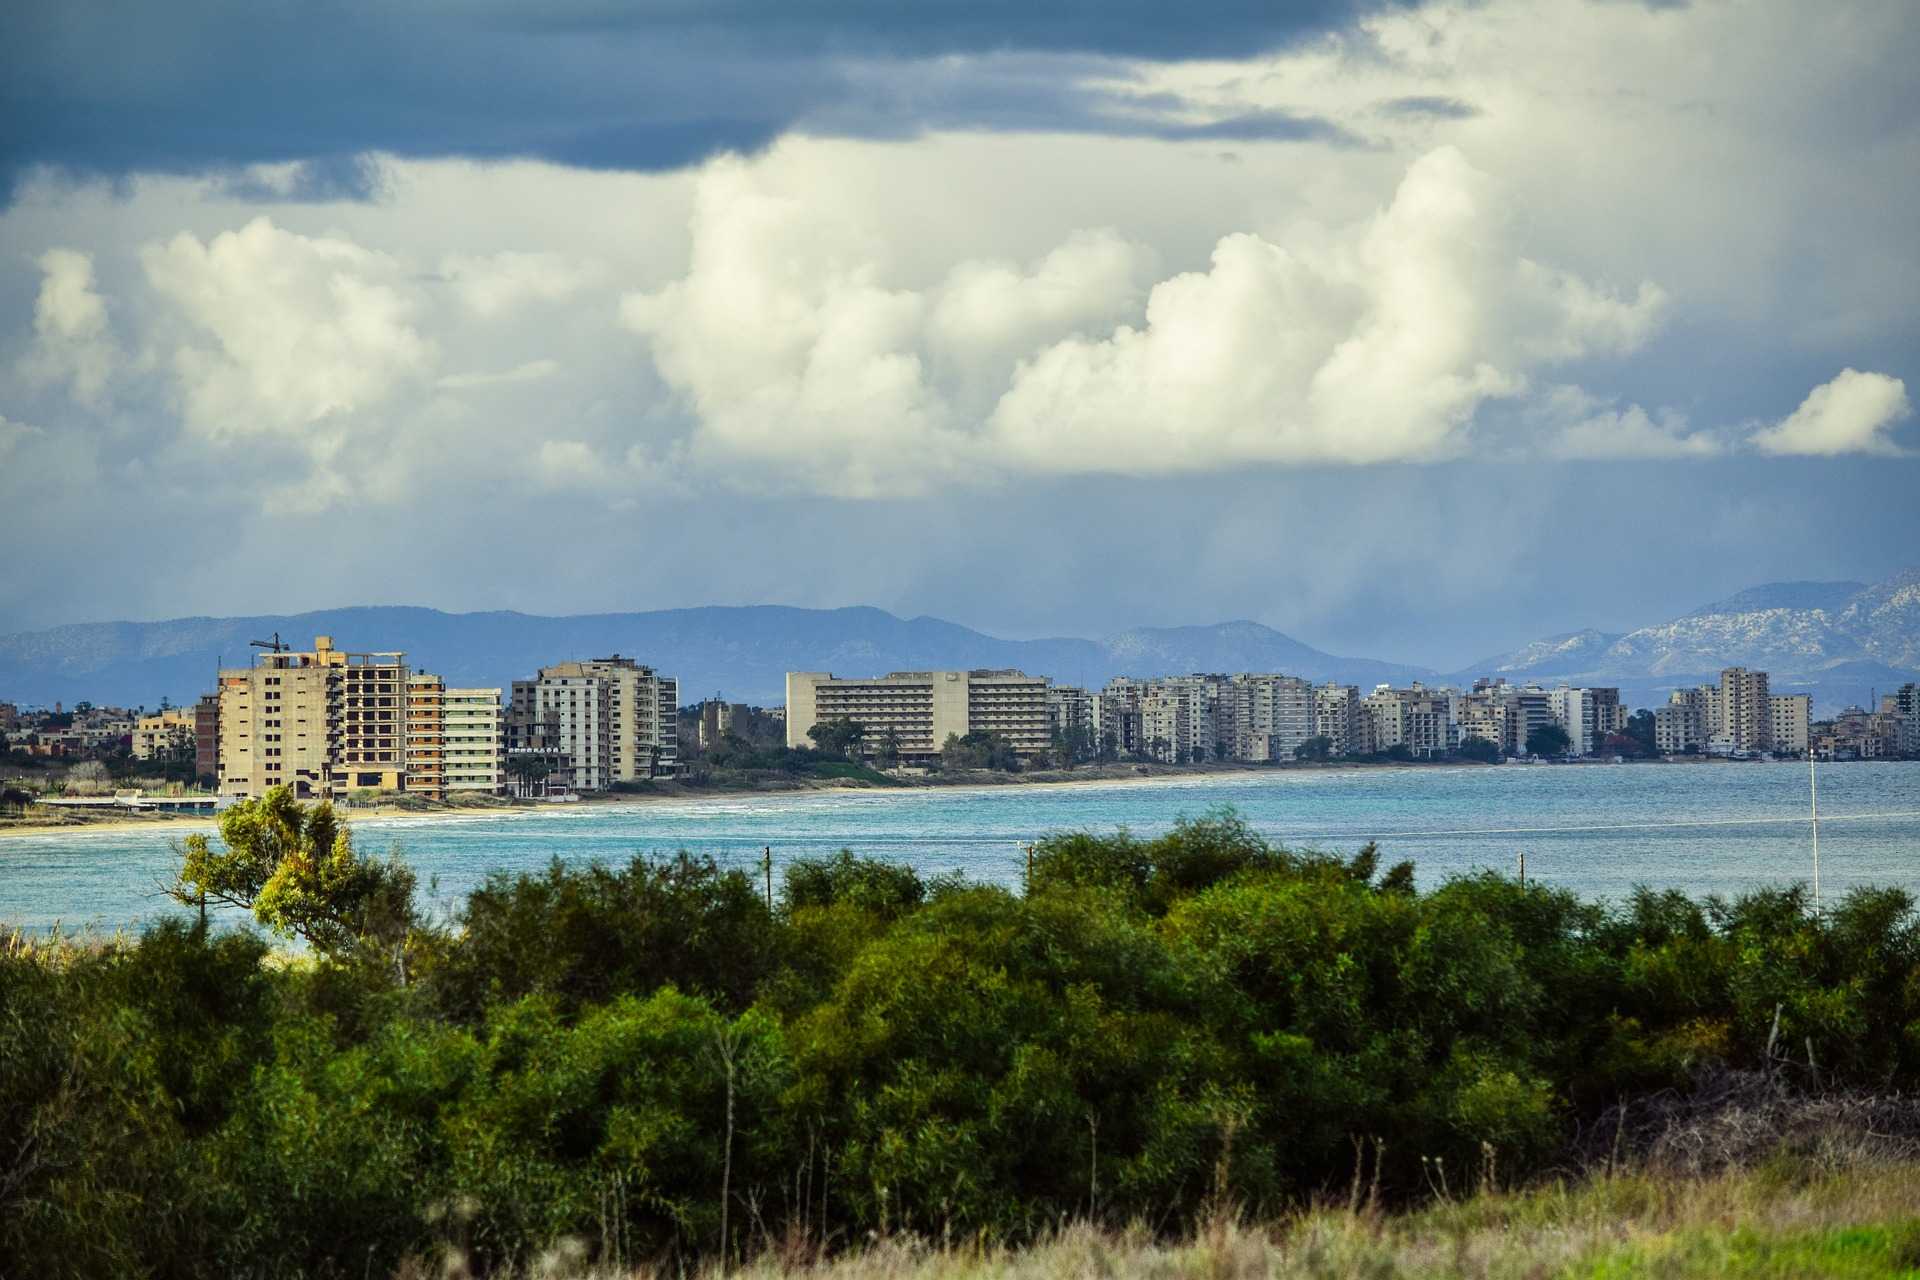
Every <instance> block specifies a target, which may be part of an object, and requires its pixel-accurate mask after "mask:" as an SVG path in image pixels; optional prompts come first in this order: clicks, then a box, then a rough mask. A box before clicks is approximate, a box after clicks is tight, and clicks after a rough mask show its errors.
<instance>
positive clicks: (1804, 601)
mask: <svg viewBox="0 0 1920 1280" xmlns="http://www.w3.org/2000/svg"><path fill="white" fill-rule="evenodd" d="M1862 663H1865V664H1870V665H1880V666H1885V667H1889V668H1916V667H1920V569H1909V570H1907V571H1905V572H1904V573H1899V574H1895V575H1894V576H1893V577H1891V578H1887V579H1885V580H1884V581H1881V582H1876V583H1873V584H1871V585H1868V586H1862V585H1861V584H1859V583H1854V582H1781V583H1773V584H1770V585H1768V586H1763V587H1755V588H1752V589H1751V590H1748V591H1742V592H1740V593H1739V594H1738V595H1735V596H1731V597H1729V598H1728V599H1726V600H1723V601H1721V602H1719V603H1718V604H1712V605H1708V606H1706V607H1705V608H1703V609H1699V610H1696V611H1694V612H1693V613H1689V614H1687V615H1685V616H1684V617H1680V618H1675V619H1674V620H1673V621H1671V622H1665V623H1661V624H1659V625H1657V626H1651V627H1642V628H1640V629H1639V630H1637V631H1630V632H1627V633H1626V634H1624V635H1608V634H1607V633H1605V632H1600V631H1581V632H1574V633H1571V634H1568V635H1562V636H1551V637H1548V638H1546V639H1544V640H1536V641H1534V642H1533V643H1532V644H1529V645H1525V646H1522V647H1521V648H1519V649H1516V650H1514V651H1513V652H1511V653H1508V654H1503V655H1501V656H1500V657H1497V658H1491V659H1488V660H1487V661H1486V662H1484V663H1480V664H1477V665H1476V666H1475V667H1472V668H1469V669H1468V671H1465V672H1462V673H1461V674H1462V675H1463V676H1464V675H1468V674H1471V673H1473V672H1476V671H1477V672H1481V673H1486V674H1493V675H1503V676H1507V677H1508V678H1509V679H1512V678H1515V677H1524V678H1527V679H1534V680H1541V679H1575V678H1579V679H1598V678H1612V679H1635V678H1649V677H1667V676H1672V677H1681V676H1690V675H1696V674H1700V673H1705V672H1713V671H1718V670H1720V669H1721V668H1723V667H1731V666H1744V667H1757V668H1764V669H1766V670H1768V671H1771V672H1775V673H1778V674H1779V675H1780V676H1782V677H1793V676H1805V675H1811V674H1814V673H1818V672H1821V671H1824V670H1830V669H1833V668H1836V667H1839V666H1841V665H1857V664H1862Z"/></svg>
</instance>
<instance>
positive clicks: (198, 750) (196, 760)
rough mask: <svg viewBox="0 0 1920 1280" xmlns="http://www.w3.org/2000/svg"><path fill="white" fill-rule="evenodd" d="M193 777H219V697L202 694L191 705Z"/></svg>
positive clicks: (211, 694) (214, 694) (215, 694)
mask: <svg viewBox="0 0 1920 1280" xmlns="http://www.w3.org/2000/svg"><path fill="white" fill-rule="evenodd" d="M193 776H194V778H195V779H196V780H198V779H202V778H216V779H217V778H218V777H219V776H220V695H219V694H217V693H203V694H201V695H200V701H198V702H196V703H194V705H193Z"/></svg>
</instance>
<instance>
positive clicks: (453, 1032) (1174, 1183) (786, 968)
mask: <svg viewBox="0 0 1920 1280" xmlns="http://www.w3.org/2000/svg"><path fill="white" fill-rule="evenodd" d="M1033 854H1034V857H1033V872H1032V877H1031V883H1030V885H1029V886H1028V888H1029V892H1028V893H1027V894H1024V895H1020V894H1014V893H1010V892H1007V891H1005V890H1002V889H998V888H992V887H984V886H978V885H970V884H967V883H965V882H964V881H950V880H940V881H934V882H931V883H929V882H927V881H925V880H923V879H922V878H921V876H920V875H919V874H918V873H917V872H915V871H914V870H913V869H911V868H907V867H902V866H897V865H893V864H889V863H885V862H879V861H874V860H870V859H863V858H860V857H857V856H856V855H854V854H853V853H851V852H846V851H843V852H842V853H840V854H838V855H836V856H834V857H832V858H824V859H809V860H801V861H799V862H796V863H794V864H793V865H792V866H790V867H789V868H788V869H787V872H786V876H785V883H784V887H783V890H782V894H781V901H780V902H779V903H778V904H777V906H776V909H774V910H773V911H771V912H770V911H769V910H768V904H767V902H766V900H765V898H764V897H763V893H764V889H763V886H762V885H761V883H760V882H759V881H758V879H757V878H756V877H755V876H751V875H749V874H747V873H745V872H743V871H740V870H730V869H725V868H722V867H719V866H717V865H715V864H714V863H713V862H711V861H708V860H704V859H697V858H692V857H688V856H685V855H682V856H679V857H676V858H670V859H635V860H634V861H632V862H631V863H629V864H627V865H625V866H623V867H618V868H610V867H605V866H598V865H595V866H588V867H580V868H570V867H567V866H565V865H564V864H561V863H559V862H557V861H556V862H555V863H553V864H552V865H551V866H550V867H549V868H548V869H547V870H546V871H545V872H543V873H540V874H527V875H511V876H510V875H496V876H494V877H492V878H491V879H489V880H488V881H487V882H486V883H485V884H484V885H482V886H481V888H480V889H478V890H476V891H475V892H474V893H473V894H472V895H471V896H470V897H469V899H468V900H467V902H466V904H465V907H464V909H463V910H462V912H461V913H460V914H459V915H458V917H457V918H456V919H455V920H453V921H451V922H449V923H448V924H447V925H445V926H444V927H432V926H428V925H425V924H422V923H419V922H417V921H416V922H414V924H413V926H412V927H413V929H414V935H413V937H412V938H411V940H410V941H409V942H408V944H407V947H406V954H407V955H409V956H411V957H412V958H413V964H412V968H411V970H410V971H409V970H407V969H404V968H402V969H399V970H398V971H396V970H395V969H393V968H391V967H387V966H383V965H379V964H372V963H367V962H366V958H365V956H364V954H363V953H362V952H361V951H360V950H357V949H356V948H354V947H338V948H330V949H326V950H321V951H316V952H311V953H303V954H302V955H300V956H287V955H284V954H281V955H275V954H273V953H270V952H269V951H268V949H267V947H266V946H265V945H264V944H263V943H262V942H261V941H259V940H258V939H257V938H255V937H254V936H253V935H252V934H249V933H239V932H236V933H225V934H222V933H215V932H210V931H208V930H207V929H206V928H205V927H203V926H195V927H187V926H184V925H179V924H169V925H164V926H160V927H157V928H155V929H152V930H150V931H149V932H147V933H146V934H145V935H143V936H141V937H140V938H137V939H126V938H121V939H114V940H87V939H65V940H55V941H46V942H29V941H27V940H23V939H19V938H16V939H15V940H14V941H13V943H12V944H11V945H10V946H8V947H7V948H5V949H0V1256H5V1257H7V1258H9V1259H10V1260H14V1262H15V1266H14V1267H13V1268H10V1269H9V1274H11V1272H12V1271H13V1270H15V1269H17V1270H19V1271H20V1272H21V1273H22V1274H32V1275H54V1276H59V1275H82V1274H119V1273H148V1272H151V1273H153V1274H158V1275H168V1276H175V1275H179V1276H185V1275H198V1274H207V1275H231V1274H236V1273H239V1274H276V1275H292V1276H297V1275H341V1274H355V1273H359V1274H366V1273H368V1272H369V1271H371V1272H374V1273H391V1272H392V1271H393V1270H394V1269H395V1268H396V1267H398V1266H399V1265H400V1264H401V1262H402V1261H403V1260H404V1259H407V1258H414V1259H416V1260H418V1259H431V1258H432V1257H433V1256H434V1255H435V1254H436V1253H445V1252H447V1251H449V1250H453V1249H455V1248H456V1247H457V1248H459V1249H464V1250H466V1251H468V1252H469V1253H470V1254H471V1255H472V1256H471V1259H470V1261H471V1263H472V1265H473V1266H474V1267H476V1268H479V1269H481V1270H485V1269H488V1268H500V1267H504V1266H508V1265H523V1264H524V1262H525V1260H526V1259H528V1258H530V1257H533V1256H536V1255H537V1254H538V1253H539V1251H541V1250H543V1249H545V1248H546V1247H548V1246H549V1245H552V1244H553V1243H554V1242H555V1241H556V1240H559V1239H561V1238H563V1237H564V1238H569V1239H573V1240H576V1241H581V1242H584V1244H582V1246H581V1247H583V1248H585V1249H586V1250H587V1252H588V1253H589V1254H590V1255H592V1256H594V1257H597V1258H603V1259H607V1260H616V1259H621V1258H625V1259H630V1260H634V1261H646V1262H648V1263H649V1265H653V1266H656V1267H666V1266H672V1267H675V1268H676V1269H677V1268H679V1267H681V1266H682V1265H693V1264H696V1263H697V1262H698V1261H699V1260H700V1259H702V1258H713V1257H715V1256H717V1255H718V1254H719V1253H720V1252H721V1251H723V1250H724V1251H725V1252H727V1253H729V1254H735V1255H737V1254H738V1253H739V1252H740V1251H742V1250H743V1249H745V1248H747V1247H748V1246H749V1244H750V1242H751V1241H754V1240H764V1239H766V1238H767V1237H770V1236H771V1237H779V1236H781V1235H782V1234H783V1233H785V1232H788V1231H792V1232H794V1233H800V1232H802V1231H804V1233H805V1234H804V1236H803V1235H799V1234H795V1235H794V1236H793V1237H792V1238H795V1239H811V1240H814V1241H820V1242H825V1243H827V1244H829V1245H837V1244H850V1243H857V1242H859V1241H861V1240H864V1239H866V1238H867V1237H868V1233H869V1232H880V1233H885V1232H888V1231H895V1230H906V1231H911V1232H919V1233H923V1234H926V1235H928V1236H939V1237H941V1238H952V1236H953V1233H955V1232H959V1233H961V1234H962V1235H964V1236H971V1237H974V1238H983V1239H997V1240H1003V1241H1010V1242H1011V1241H1020V1240H1025V1239H1031V1238H1034V1237H1035V1236H1037V1235H1040V1234H1043V1233H1045V1232H1046V1231H1048V1230H1051V1229H1052V1227H1053V1226H1054V1225H1055V1224H1057V1223H1058V1222H1059V1221H1060V1220H1061V1219H1062V1218H1064V1217H1071V1216H1075V1215H1086V1216H1089V1217H1092V1218H1094V1219H1095V1220H1097V1221H1101V1222H1106V1223H1109V1224H1114V1225H1120V1224H1125V1223H1128V1222H1135V1221H1139V1222H1145V1223H1150V1224H1154V1225H1156V1226H1158V1227H1160V1228H1164V1229H1175V1228H1179V1227H1182V1226H1185V1225H1190V1224H1192V1223H1194V1222H1195V1221H1197V1220H1198V1219H1199V1218H1200V1217H1201V1216H1202V1215H1204V1214H1205V1213H1206V1212H1208V1211H1209V1206H1217V1205H1218V1204H1219V1203H1221V1202H1222V1201H1221V1198H1222V1197H1225V1199H1226V1201H1228V1202H1233V1203H1238V1204H1240V1205H1242V1206H1244V1207H1245V1208H1247V1209H1248V1210H1250V1211H1254V1212H1267V1211H1276V1210H1280V1209H1284V1208H1286V1207H1287V1206H1290V1205H1298V1204H1301V1203H1303V1202H1306V1201H1308V1200H1311V1199H1312V1198H1313V1197H1315V1196H1319V1195H1322V1194H1324V1193H1325V1191H1326V1189H1327V1188H1329V1187H1344V1186H1346V1185H1347V1182H1348V1179H1350V1178H1351V1176H1352V1170H1353V1162H1354V1158H1355V1157H1354V1153H1355V1150H1356V1147H1357V1146H1358V1147H1361V1148H1364V1149H1365V1150H1366V1151H1368V1152H1369V1153H1370V1155H1369V1161H1370V1164H1372V1163H1377V1165H1378V1170H1377V1174H1378V1178H1379V1183H1380V1186H1379V1190H1380V1194H1381V1195H1382V1196H1383V1197H1385V1198H1387V1199H1388V1200H1390V1201H1394V1200H1397V1201H1407V1200H1411V1199H1418V1198H1421V1197H1423V1196H1425V1195H1427V1194H1429V1193H1430V1192H1431V1191H1433V1190H1435V1189H1436V1188H1435V1187H1434V1183H1433V1170H1435V1169H1441V1168H1444V1169H1446V1170H1451V1171H1453V1173H1452V1176H1453V1178H1454V1179H1455V1181H1454V1183H1453V1185H1454V1187H1455V1188H1456V1189H1458V1188H1459V1187H1460V1186H1461V1184H1462V1183H1464V1182H1466V1181H1467V1180H1468V1177H1469V1175H1468V1173H1467V1171H1468V1170H1470V1169H1474V1170H1477V1169H1482V1168H1484V1167H1487V1165H1488V1164H1489V1162H1492V1163H1497V1167H1498V1169H1499V1170H1500V1172H1501V1174H1502V1176H1503V1177H1506V1178H1515V1177H1524V1176H1526V1175H1527V1174H1528V1173H1529V1172H1530V1171H1535V1170H1541V1169H1545V1168H1551V1167H1554V1164H1555V1162H1556V1161H1558V1160H1561V1159H1564V1158H1567V1155H1568V1153H1569V1152H1577V1151H1578V1150H1581V1149H1583V1148H1581V1147H1579V1145H1578V1142H1577V1141H1576V1139H1578V1140H1579V1141H1584V1142H1586V1143H1587V1145H1588V1146H1589V1147H1590V1146H1591V1145H1592V1138H1591V1134H1592V1133H1593V1132H1594V1131H1595V1127H1596V1125H1603V1124H1606V1123H1610V1122H1608V1121H1605V1120H1603V1119H1602V1117H1603V1116H1604V1115H1606V1114H1607V1113H1608V1111H1609V1109H1610V1108H1613V1107H1614V1106H1616V1104H1618V1103H1619V1102H1620V1101H1621V1100H1622V1099H1623V1098H1633V1097H1636V1096H1640V1097H1651V1096H1670V1095H1662V1094H1660V1093H1659V1091H1662V1090H1667V1089H1671V1088H1675V1087H1680V1088H1684V1087H1685V1086H1687V1085H1688V1083H1689V1082H1690V1081H1691V1080H1694V1079H1697V1078H1701V1077H1703V1076H1708V1075H1712V1074H1713V1073H1716V1072H1719V1071H1721V1070H1722V1069H1724V1068H1733V1069H1736V1070H1746V1071H1753V1072H1760V1073H1765V1074H1766V1076H1767V1078H1769V1079H1771V1080H1773V1081H1774V1082H1775V1085H1774V1086H1773V1087H1780V1086H1782V1085H1784V1086H1785V1087H1787V1088H1790V1089H1792V1088H1804V1089H1808V1090H1813V1089H1814V1088H1815V1087H1816V1083H1815V1082H1816V1079H1817V1081H1818V1087H1820V1088H1826V1089H1831V1088H1834V1087H1835V1086H1842V1087H1858V1088H1869V1089H1876V1090H1902V1091H1908V1090H1912V1089H1914V1088H1915V1087H1916V1086H1920V1037H1916V1036H1915V1035H1914V1034H1913V1033H1912V1031H1911V1028H1913V1027H1914V1026H1917V1025H1920V921H1917V920H1916V917H1915V913H1914V909H1913V902H1912V900H1911V899H1910V898H1909V897H1908V896H1907V895H1906V894H1904V893H1902V892H1899V891H1895V890H1860V891H1856V892H1854V893H1853V894H1851V895H1850V896H1848V897H1847V898H1846V899H1844V900H1843V901H1842V902H1841V903H1839V904H1837V905H1835V904H1829V906H1828V908H1827V909H1826V911H1825V912H1823V913H1822V914H1820V915H1818V916H1816V915H1815V914H1814V913H1813V912H1812V910H1811V904H1810V902H1809V901H1808V898H1807V896H1806V894H1805V893H1804V892H1803V891H1801V890H1799V889H1795V888H1788V889H1770V890H1766V891H1761V892H1755V893H1752V894H1749V895H1746V896H1743V897H1741V898H1738V899H1735V900H1732V901H1721V900H1717V899H1708V900H1706V901H1704V902H1696V901H1693V900H1690V899H1688V898H1686V897H1684V896H1682V895H1679V894H1675V893H1653V892H1651V891H1642V892H1640V893H1637V894H1635V895H1634V896H1633V897H1632V898H1631V899H1630V900H1629V901H1628V902H1626V903H1624V904H1622V905H1620V906H1619V907H1617V908H1604V907H1600V906H1596V905H1593V904H1590V903H1583V902H1581V901H1579V900H1577V899H1575V898H1574V897H1572V896H1571V895H1568V894H1565V893H1560V892H1557V891H1554V890H1550V889H1544V888H1541V887H1539V886H1538V885H1533V886H1529V887H1526V888H1524V889H1523V888H1521V887H1520V886H1519V885H1518V884H1516V883H1514V882H1512V881H1510V880H1506V879H1503V878H1501V877H1499V876H1495V875H1492V874H1485V875H1478V876H1467V877H1456V878H1454V879H1450V880H1447V881H1445V882H1442V883H1440V884H1437V885H1433V886H1430V887H1427V888H1425V889H1421V888H1418V887H1416V885H1415V884H1414V880H1413V874H1412V869H1411V868H1410V867H1409V866H1407V865H1406V864H1400V865H1398V866H1395V867H1393V868H1391V869H1389V870H1386V871H1385V872H1384V873H1383V872H1382V871H1381V870H1380V864H1379V858H1378V856H1377V851H1375V850H1373V849H1371V848H1368V849H1364V850H1362V851H1361V852H1360V853H1359V854H1358V855H1356V856H1354V857H1352V858H1349V859H1342V858H1337V857H1334V856H1331V855H1327V854H1320V853H1313V852H1302V851H1295V850H1287V849H1281V848H1276V847H1273V846H1271V845H1269V844H1268V843H1267V842H1266V841H1264V840H1262V839H1261V838H1260V837H1259V836H1258V835H1257V834H1256V833H1254V832H1252V831H1251V830H1249V829H1248V828H1247V827H1246V826H1245V824H1244V823H1242V822H1240V821H1239V820H1238V819H1237V818H1236V817H1235V816H1234V815H1233V814H1231V813H1230V812H1222V813H1217V814H1213V815H1209V816H1207V817H1204V818H1201V819H1197V820H1193V821H1188V822H1182V823H1181V824H1179V825H1178V826H1177V827H1176V828H1175V829H1174V830H1172V831H1170V832H1168V833H1166V834H1164V835H1160V836H1157V837H1154V838H1151V839H1148V838H1141V837H1136V836H1132V835H1130V834H1128V833H1125V832H1121V833H1118V834H1115V835H1110V836H1100V835H1092V834H1087V833H1073V834H1060V835H1055V836H1051V837H1048V838H1047V839H1044V840H1042V841H1040V842H1039V843H1038V844H1037V845H1036V846H1035V849H1034V851H1033ZM343 918H344V917H343ZM1623 1114H1624V1113H1623ZM1583 1133H1584V1134H1585V1135H1586V1136H1585V1137H1584V1138H1582V1137H1581V1136H1580V1135H1582V1134H1583ZM1376 1143H1383V1144H1384V1145H1383V1146H1381V1145H1376ZM1436 1160H1437V1161H1439V1163H1438V1164H1435V1163H1433V1162H1434V1161H1436ZM1373 1176H1374V1175H1373V1174H1372V1173H1370V1174H1369V1179H1370V1180H1371V1178H1372V1177H1373Z"/></svg>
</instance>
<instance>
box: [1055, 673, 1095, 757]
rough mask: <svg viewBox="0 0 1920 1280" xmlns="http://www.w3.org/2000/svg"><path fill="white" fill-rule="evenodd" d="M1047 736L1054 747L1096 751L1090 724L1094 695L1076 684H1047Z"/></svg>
mask: <svg viewBox="0 0 1920 1280" xmlns="http://www.w3.org/2000/svg"><path fill="white" fill-rule="evenodd" d="M1047 737H1048V738H1049V739H1050V740H1051V741H1052V742H1053V744H1054V747H1055V749H1056V750H1066V751H1072V752H1080V753H1090V752H1094V751H1097V750H1099V746H1100V744H1099V740H1098V737H1097V736H1096V734H1095V733H1094V727H1093V695H1092V694H1091V693H1088V692H1087V691H1086V690H1085V689H1082V688H1080V687H1079V686H1077V685H1070V684H1056V685H1048V686H1047Z"/></svg>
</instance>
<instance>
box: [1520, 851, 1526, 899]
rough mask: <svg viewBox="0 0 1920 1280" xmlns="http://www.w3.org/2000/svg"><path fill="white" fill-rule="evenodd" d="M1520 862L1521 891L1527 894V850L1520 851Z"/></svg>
mask: <svg viewBox="0 0 1920 1280" xmlns="http://www.w3.org/2000/svg"><path fill="white" fill-rule="evenodd" d="M1518 860H1519V863H1520V889H1521V891H1522V892H1525V891H1526V887H1527V851H1526V850H1525V849H1522V850H1521V851H1520V853H1519V855H1518Z"/></svg>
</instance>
